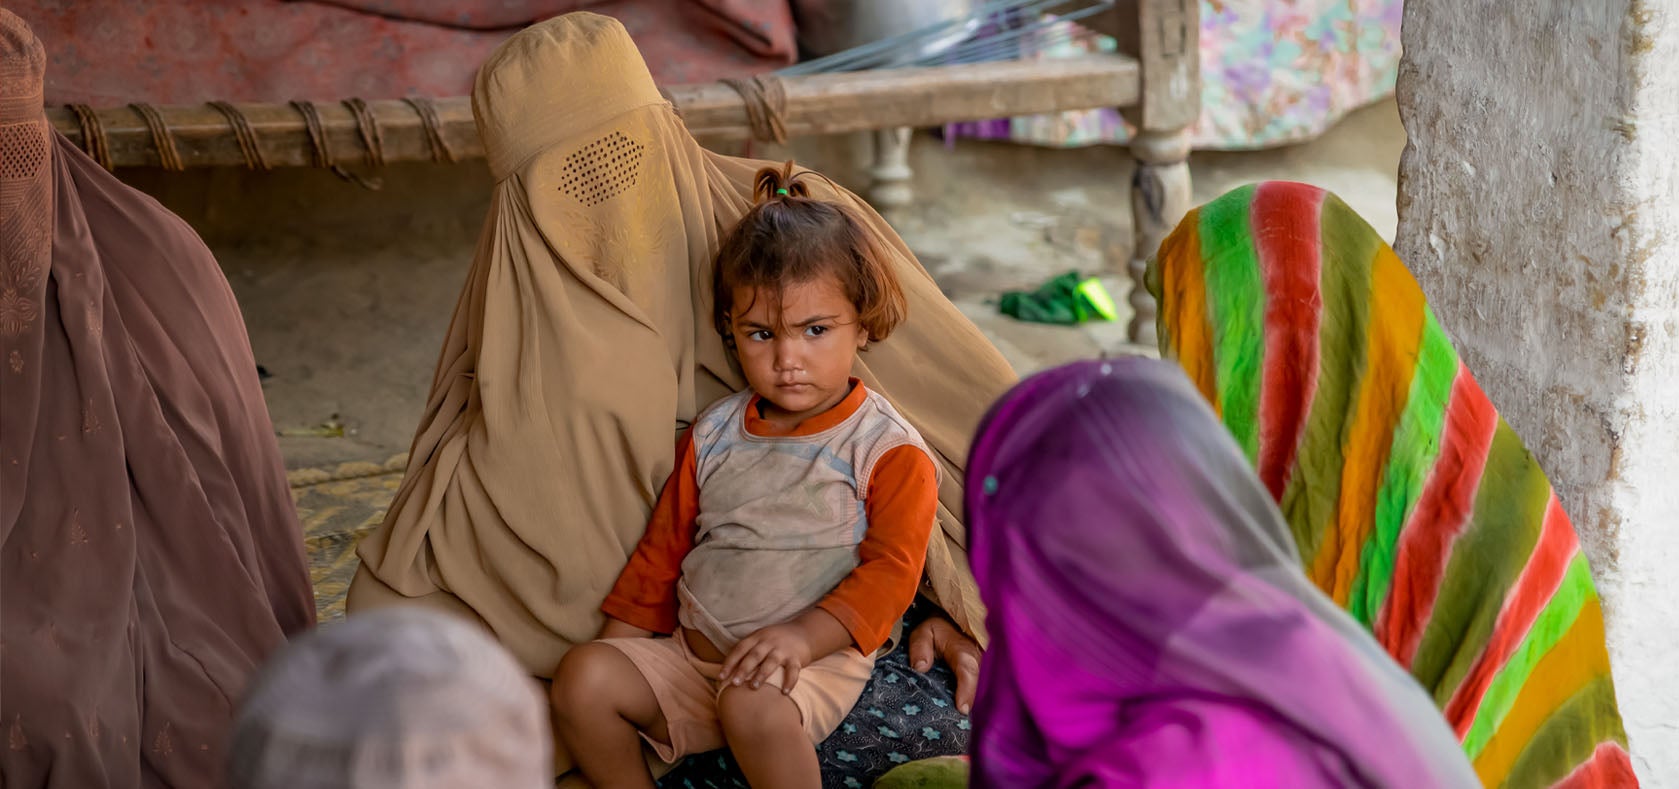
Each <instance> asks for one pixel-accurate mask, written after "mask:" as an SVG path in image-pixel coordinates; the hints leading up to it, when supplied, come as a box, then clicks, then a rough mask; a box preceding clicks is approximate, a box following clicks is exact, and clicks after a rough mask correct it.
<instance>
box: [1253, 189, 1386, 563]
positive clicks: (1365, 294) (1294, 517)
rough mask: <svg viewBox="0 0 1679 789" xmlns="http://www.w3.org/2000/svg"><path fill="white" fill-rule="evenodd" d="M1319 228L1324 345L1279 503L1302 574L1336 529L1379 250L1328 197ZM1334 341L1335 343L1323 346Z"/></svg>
mask: <svg viewBox="0 0 1679 789" xmlns="http://www.w3.org/2000/svg"><path fill="white" fill-rule="evenodd" d="M1318 221H1319V234H1320V236H1321V237H1322V242H1323V255H1324V259H1323V261H1322V264H1321V266H1320V268H1321V274H1320V276H1319V286H1320V288H1321V292H1322V296H1323V309H1322V310H1321V311H1320V313H1319V314H1320V316H1321V318H1320V320H1321V321H1322V323H1321V325H1320V328H1319V330H1318V334H1319V336H1320V337H1322V338H1324V339H1323V340H1320V341H1319V344H1318V345H1319V347H1318V382H1317V391H1316V392H1315V393H1314V394H1313V395H1312V410H1311V413H1310V414H1309V415H1308V416H1307V417H1306V427H1305V430H1304V431H1303V432H1302V435H1301V436H1300V451H1299V454H1298V455H1297V456H1296V459H1295V468H1294V473H1292V474H1290V475H1289V480H1288V487H1287V488H1285V489H1284V490H1283V497H1282V501H1281V502H1279V504H1280V505H1281V507H1282V511H1283V517H1285V518H1287V519H1288V525H1289V527H1290V529H1291V530H1292V531H1293V532H1294V540H1295V543H1296V544H1297V545H1298V546H1299V548H1300V558H1301V561H1302V562H1303V564H1304V566H1306V567H1311V566H1312V562H1313V560H1314V559H1315V558H1316V556H1317V552H1318V548H1319V547H1320V546H1321V545H1323V537H1324V533H1325V532H1326V531H1328V530H1329V529H1333V528H1335V511H1336V502H1337V501H1339V500H1340V498H1341V437H1342V433H1343V429H1344V428H1345V426H1346V421H1347V418H1348V416H1347V415H1348V414H1351V413H1352V410H1353V395H1354V392H1355V391H1356V389H1355V386H1354V384H1355V383H1356V382H1357V381H1358V378H1359V376H1360V375H1362V374H1363V369H1364V364H1365V360H1364V354H1365V342H1364V337H1365V326H1366V324H1367V322H1368V321H1369V319H1370V271H1371V264H1372V262H1373V261H1375V259H1376V253H1377V252H1378V251H1380V250H1381V246H1382V240H1381V238H1380V237H1379V236H1377V235H1376V233H1375V231H1373V230H1371V229H1370V225H1368V224H1366V223H1365V221H1364V220H1363V219H1362V218H1360V217H1359V215H1358V214H1355V213H1353V210H1352V209H1351V208H1348V207H1347V204H1346V203H1343V202H1341V199H1340V198H1338V197H1336V196H1334V195H1325V196H1324V200H1323V207H1322V210H1321V213H1320V214H1319V220H1318ZM1332 339H1333V340H1341V341H1339V342H1330V341H1328V340H1332ZM1227 419H1228V417H1227Z"/></svg>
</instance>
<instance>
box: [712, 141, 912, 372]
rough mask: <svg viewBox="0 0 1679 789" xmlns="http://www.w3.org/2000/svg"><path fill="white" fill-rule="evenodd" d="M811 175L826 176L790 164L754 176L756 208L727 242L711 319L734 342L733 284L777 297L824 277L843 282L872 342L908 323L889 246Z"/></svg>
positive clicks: (717, 275)
mask: <svg viewBox="0 0 1679 789" xmlns="http://www.w3.org/2000/svg"><path fill="white" fill-rule="evenodd" d="M813 175H814V176H816V177H821V176H820V175H819V174H815V173H810V172H801V173H794V172H793V163H792V162H787V163H786V164H785V165H783V166H782V167H780V168H775V167H765V168H764V169H762V170H759V171H758V175H757V176H756V177H754V178H753V185H752V197H753V201H754V202H755V203H756V205H754V206H752V209H751V210H750V211H747V212H746V216H743V217H741V220H740V223H739V224H737V225H735V227H734V229H733V230H732V231H730V232H729V234H728V236H727V237H726V238H724V239H723V244H722V247H721V248H719V249H718V251H717V260H716V262H715V265H714V266H713V275H712V304H713V305H714V315H713V318H714V320H715V322H716V326H717V331H718V333H719V334H721V335H723V338H724V340H725V341H731V342H732V336H731V334H730V332H729V324H730V317H731V316H732V315H733V313H734V308H735V303H734V301H735V288H737V287H749V288H755V289H757V290H758V291H759V292H761V293H765V294H770V295H769V297H770V298H772V299H779V294H780V292H781V290H782V288H785V287H786V286H788V285H794V284H799V283H804V282H810V281H811V280H814V279H817V278H819V277H821V276H822V275H824V274H827V275H832V276H833V277H834V278H836V279H838V280H839V283H840V286H841V287H842V288H843V289H844V290H845V295H846V298H847V299H849V300H850V301H851V304H852V306H854V307H856V308H857V316H858V323H860V324H861V325H862V327H863V329H864V331H867V332H868V335H869V339H870V340H871V341H874V340H884V339H886V338H887V336H888V335H890V334H891V333H892V330H893V329H895V328H897V326H898V324H899V323H902V322H903V320H904V314H905V312H906V307H905V304H904V292H903V290H902V289H901V288H899V287H898V278H897V276H895V275H894V274H893V273H892V268H891V262H890V257H889V255H890V253H889V252H888V251H887V248H886V244H885V243H884V242H883V241H882V240H881V239H880V237H879V235H878V234H877V233H876V232H875V231H874V230H873V229H872V228H870V227H869V226H868V225H865V224H864V223H863V222H862V221H861V220H860V219H858V218H857V216H856V214H854V213H853V212H852V211H851V210H850V209H848V208H846V207H845V206H843V205H840V204H838V203H831V202H828V201H826V200H817V199H815V198H813V197H811V196H810V188H809V187H808V186H807V184H806V180H807V179H808V178H810V177H811V176H813ZM748 306H750V305H748ZM772 307H774V308H775V309H777V310H779V308H780V305H779V304H773V305H772Z"/></svg>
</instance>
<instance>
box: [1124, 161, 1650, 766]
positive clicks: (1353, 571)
mask: <svg viewBox="0 0 1679 789" xmlns="http://www.w3.org/2000/svg"><path fill="white" fill-rule="evenodd" d="M1150 269H1151V270H1150V272H1149V282H1150V287H1151V289H1152V290H1153V291H1154V292H1155V294H1156V296H1157V298H1158V299H1159V304H1160V317H1159V323H1160V325H1159V330H1160V348H1161V355H1162V357H1165V358H1170V359H1175V360H1177V361H1178V362H1179V364H1181V365H1182V367H1183V369H1184V371H1185V372H1186V373H1187V374H1188V376H1189V378H1190V380H1191V381H1192V382H1194V383H1195V385H1196V387H1197V388H1198V389H1199V390H1200V391H1201V394H1202V395H1203V396H1204V397H1206V398H1207V400H1208V401H1209V402H1210V403H1211V404H1212V405H1213V409H1214V411H1215V412H1217V413H1218V415H1219V417H1220V419H1221V420H1222V421H1223V423H1224V425H1225V427H1226V428H1228V429H1229V430H1230V432H1231V433H1232V434H1233V435H1234V436H1235V438H1236V443H1237V444H1238V445H1240V446H1241V447H1242V449H1243V450H1244V451H1245V452H1246V454H1247V456H1248V460H1249V462H1251V463H1252V464H1253V465H1254V467H1255V470H1256V471H1257V473H1258V475H1259V478H1260V480H1261V481H1262V482H1263V483H1264V484H1265V485H1266V487H1267V489H1268V490H1269V491H1270V493H1271V495H1272V496H1273V497H1274V498H1275V499H1276V500H1277V502H1278V503H1279V505H1280V506H1281V508H1282V511H1283V514H1284V516H1285V517H1286V518H1287V520H1288V522H1289V525H1290V527H1291V528H1292V529H1293V532H1294V537H1295V541H1296V543H1297V545H1298V546H1299V550H1300V556H1301V558H1302V561H1303V562H1304V564H1305V568H1304V569H1305V570H1306V574H1307V576H1308V577H1310V578H1311V579H1312V581H1313V582H1314V583H1315V584H1316V585H1317V586H1318V587H1319V588H1320V589H1322V590H1323V591H1324V593H1326V594H1328V595H1329V596H1330V597H1331V598H1332V599H1333V600H1334V601H1335V602H1336V603H1337V604H1339V605H1340V606H1341V607H1343V608H1344V609H1346V610H1347V612H1348V613H1350V614H1352V616H1353V618H1354V619H1356V620H1358V621H1359V622H1360V623H1362V624H1363V625H1365V626H1366V627H1368V628H1370V630H1371V631H1372V632H1373V633H1374V635H1375V636H1376V640H1377V641H1378V642H1379V643H1380V644H1381V645H1382V646H1383V647H1384V648H1385V649H1386V650H1387V652H1388V653H1389V654H1390V655H1391V656H1392V657H1393V658H1394V660H1395V661H1397V662H1398V663H1399V664H1400V665H1401V666H1403V667H1405V668H1406V669H1407V670H1409V671H1410V672H1411V675H1412V676H1413V677H1415V678H1416V680H1417V681H1418V682H1419V683H1420V684H1421V685H1422V686H1423V688H1424V689H1426V690H1427V691H1429V692H1430V693H1431V694H1432V695H1433V696H1434V700H1435V703H1436V704H1437V705H1438V706H1439V708H1440V710H1441V712H1442V713H1443V714H1444V715H1445V717H1446V720H1447V722H1448V723H1449V724H1450V725H1451V726H1452V727H1453V728H1454V730H1455V731H1456V732H1457V735H1458V738H1459V739H1460V740H1461V741H1462V743H1463V748H1464V750H1465V752H1466V753H1467V754H1468V756H1469V759H1470V761H1471V762H1472V763H1473V764H1474V767H1475V770H1476V772H1477V773H1479V775H1480V777H1481V780H1482V781H1483V782H1484V783H1485V784H1486V785H1487V786H1518V787H1537V786H1554V785H1559V784H1566V785H1569V786H1615V787H1625V786H1635V785H1636V784H1637V781H1636V779H1635V778H1634V777H1633V774H1632V768H1631V762H1630V758H1629V757H1628V755H1627V752H1626V733H1625V731H1624V730H1623V728H1622V724H1621V717H1620V713H1619V712H1618V710H1617V707H1616V702H1615V688H1614V683H1613V680H1612V679H1611V676H1610V672H1609V655H1608V651H1607V649H1606V647H1605V643H1604V630H1603V609H1602V606H1601V604H1600V603H1599V600H1598V595H1597V589H1596V588H1595V587H1594V585H1593V582H1592V575H1591V570H1590V568H1589V567H1588V566H1587V562H1586V556H1585V554H1584V553H1582V552H1581V550H1580V543H1579V540H1578V538H1577V537H1576V535H1575V532H1574V526H1573V524H1572V523H1571V522H1570V521H1569V517H1568V514H1567V513H1565V512H1564V511H1563V508H1562V504H1561V502H1560V501H1559V500H1558V498H1557V495H1556V493H1555V492H1554V491H1553V490H1552V489H1551V485H1550V482H1549V481H1548V480H1547V479H1546V478H1545V473H1544V471H1543V470H1542V469H1540V467H1539V464H1538V463H1537V462H1536V461H1535V459H1534V457H1533V455H1532V454H1531V453H1529V452H1528V450H1527V448H1526V447H1525V446H1524V445H1523V444H1522V441H1521V439H1520V438H1519V437H1517V436H1516V434H1515V432H1514V431H1513V430H1511V429H1510V426H1509V425H1508V424H1507V423H1505V421H1504V420H1503V419H1502V418H1500V417H1499V415H1498V412H1497V411H1496V410H1495V409H1494V408H1493V406H1492V403H1491V402H1490V401H1489V400H1488V399H1487V396H1486V394H1485V393H1484V392H1483V391H1482V390H1481V387H1480V385H1479V384H1477V383H1476V382H1475V379H1474V377H1473V376H1472V375H1470V373H1469V370H1468V369H1467V368H1465V367H1464V365H1463V363H1462V361H1461V360H1460V359H1459V358H1458V355H1457V351H1456V349H1455V348H1454V347H1453V346H1452V342H1451V339H1450V338H1449V337H1448V336H1447V335H1446V333H1445V331H1444V330H1442V328H1441V327H1440V324H1439V323H1438V321H1437V320H1436V318H1435V315H1434V313H1433V311H1432V310H1430V309H1429V307H1428V303H1427V301H1426V299H1425V298H1424V297H1423V293H1422V289H1421V288H1420V287H1419V286H1418V285H1417V281H1416V279H1415V278H1413V277H1412V276H1411V273H1410V271H1409V270H1407V269H1406V267H1405V264H1404V263H1403V262H1402V261H1400V260H1399V258H1398V256H1396V255H1395V254H1394V252H1393V250H1392V249H1391V248H1389V247H1388V245H1387V244H1386V243H1385V242H1383V241H1382V239H1381V237H1380V235H1378V234H1377V232H1376V231H1375V230H1374V229H1372V228H1371V227H1370V226H1369V225H1368V224H1367V223H1365V222H1364V220H1363V219H1361V218H1359V216H1358V215H1357V214H1355V213H1353V211H1352V210H1351V209H1349V208H1348V207H1347V206H1346V204H1345V203H1343V202H1341V200H1339V199H1338V198H1336V197H1335V196H1334V195H1330V194H1328V193H1326V192H1324V191H1323V190H1321V189H1318V188H1316V187H1311V186H1307V185H1305V184H1294V183H1281V182H1272V183H1263V184H1258V185H1257V186H1247V187H1243V188H1241V189H1238V190H1235V191H1233V192H1230V193H1229V194H1226V195H1225V196H1223V197H1220V198H1218V199H1217V200H1214V201H1212V202H1210V203H1208V204H1207V205H1205V206H1202V207H1201V208H1199V209H1197V210H1195V211H1192V212H1191V213H1190V214H1189V216H1187V217H1186V218H1185V219H1184V220H1183V222H1182V223H1181V224H1180V225H1179V226H1178V228H1177V230H1175V231H1174V232H1173V233H1172V235H1171V236H1170V237H1168V238H1167V239H1166V241H1165V243H1163V244H1162V245H1161V247H1160V252H1159V254H1158V255H1157V256H1156V259H1155V261H1154V263H1153V265H1151V267H1150Z"/></svg>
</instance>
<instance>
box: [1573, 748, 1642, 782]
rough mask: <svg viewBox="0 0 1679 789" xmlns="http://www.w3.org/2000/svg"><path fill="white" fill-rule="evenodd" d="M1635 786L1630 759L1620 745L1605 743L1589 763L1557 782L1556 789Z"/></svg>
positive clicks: (1593, 754) (1636, 780) (1635, 775)
mask: <svg viewBox="0 0 1679 789" xmlns="http://www.w3.org/2000/svg"><path fill="white" fill-rule="evenodd" d="M1637 785H1638V775H1637V774H1636V773H1634V772H1633V771H1632V757H1631V756H1630V755H1628V754H1627V751H1626V749H1625V748H1622V747H1621V745H1620V743H1615V742H1605V743H1601V744H1599V745H1598V746H1597V750H1596V751H1593V752H1592V758H1591V759H1590V760H1589V761H1587V762H1586V763H1585V764H1582V765H1580V766H1579V767H1576V768H1575V769H1574V772H1572V773H1569V774H1568V777H1567V778H1564V779H1562V780H1561V781H1559V782H1558V783H1557V785H1556V789H1624V788H1625V787H1629V786H1637Z"/></svg>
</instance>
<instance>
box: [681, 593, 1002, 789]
mask: <svg viewBox="0 0 1679 789" xmlns="http://www.w3.org/2000/svg"><path fill="white" fill-rule="evenodd" d="M930 613H932V607H931V606H929V605H927V604H925V603H917V607H916V608H914V609H911V611H910V613H909V616H907V617H905V619H904V633H905V634H906V637H907V635H908V633H909V632H910V629H911V628H912V627H913V626H914V625H915V624H917V623H919V622H920V621H921V620H922V619H924V618H926V617H927V616H928V615H929V614H930ZM969 731H970V724H969V722H968V716H966V715H963V714H962V713H961V712H959V711H957V709H956V677H955V676H954V675H953V674H951V672H950V669H949V668H948V667H946V666H945V665H944V663H942V662H939V663H935V664H934V666H933V669H932V670H931V671H929V672H927V673H926V674H921V673H919V672H917V671H916V670H915V669H913V668H910V665H909V650H907V649H904V648H903V647H902V646H900V647H899V648H897V649H894V650H892V652H891V653H890V654H888V655H886V656H885V657H883V658H881V659H880V660H879V661H877V662H876V663H875V671H874V677H873V678H872V679H870V680H869V684H868V686H867V687H865V688H863V695H862V698H860V699H858V701H857V706H856V707H855V708H853V709H852V710H851V714H850V715H849V716H847V717H846V719H845V723H843V724H841V725H840V728H839V730H838V731H836V732H834V734H833V736H831V737H829V738H828V739H827V740H826V741H824V742H823V743H822V745H821V747H819V748H818V749H817V756H818V758H819V759H820V761H821V763H822V785H823V786H831V787H845V789H862V788H863V787H868V786H873V785H874V782H875V779H877V778H879V777H880V776H882V775H884V774H886V772H887V771H888V770H891V769H892V768H894V767H897V766H898V765H901V764H908V763H909V762H913V761H919V760H921V759H929V758H932V757H935V756H955V755H958V754H962V753H966V752H967V750H968V733H969ZM659 786H660V787H661V789H747V788H746V779H745V778H744V777H742V776H741V774H740V768H739V767H737V766H736V765H735V760H734V758H733V757H732V756H730V755H729V752H728V751H727V750H721V751H713V752H711V753H703V754H699V755H697V756H690V757H688V759H687V760H686V761H684V762H683V763H682V764H681V765H680V766H678V767H677V768H676V769H675V770H674V771H672V772H671V773H669V774H668V775H666V776H665V777H664V778H663V779H661V780H660V781H659Z"/></svg>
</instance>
